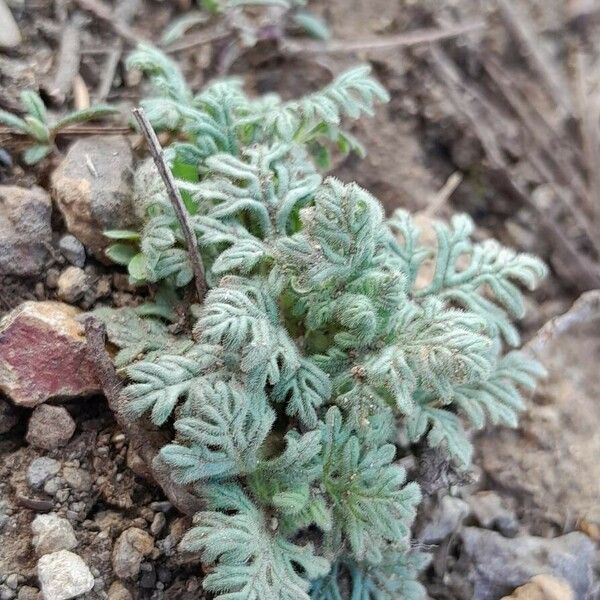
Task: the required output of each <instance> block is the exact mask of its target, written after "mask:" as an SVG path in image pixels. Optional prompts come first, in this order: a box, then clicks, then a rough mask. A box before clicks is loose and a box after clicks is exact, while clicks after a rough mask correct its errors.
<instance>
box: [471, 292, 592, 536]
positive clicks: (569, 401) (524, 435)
mask: <svg viewBox="0 0 600 600" xmlns="http://www.w3.org/2000/svg"><path fill="white" fill-rule="evenodd" d="M578 302H580V303H582V304H579V306H580V307H581V309H573V311H576V310H580V311H584V313H585V314H586V315H587V318H585V319H582V318H580V319H577V318H576V316H575V315H574V313H573V312H571V311H569V312H567V313H566V315H563V316H561V317H560V319H561V322H562V323H563V325H562V326H561V327H560V329H559V330H558V334H557V335H553V336H552V335H550V336H549V335H547V334H546V332H544V330H542V332H541V333H540V335H538V336H536V338H535V339H534V340H533V341H532V342H531V343H530V344H529V346H530V348H531V349H532V350H534V351H535V353H536V355H537V358H538V360H539V361H540V362H541V363H542V364H543V365H544V367H545V369H546V371H547V372H548V377H547V378H545V379H544V380H543V381H542V382H541V383H540V385H539V387H538V391H537V392H536V393H535V395H534V397H533V398H532V399H531V400H529V401H528V402H527V407H528V408H527V412H526V414H524V415H523V417H522V418H521V420H520V421H521V424H520V426H519V428H518V429H506V428H496V429H494V430H493V431H490V432H486V433H485V435H482V436H481V437H480V439H479V440H478V442H477V447H478V449H479V450H480V452H481V457H482V460H481V463H480V464H481V466H482V467H483V469H484V471H485V472H487V473H490V474H491V475H492V477H493V480H494V482H496V483H497V485H498V487H499V488H501V489H509V490H511V491H512V493H513V494H514V495H515V496H516V497H518V498H519V499H520V500H519V502H520V505H519V508H520V510H522V511H523V512H524V513H526V514H527V515H529V518H530V519H531V520H532V521H535V522H550V523H555V524H557V525H559V526H563V525H564V524H565V523H567V524H568V525H575V524H576V523H583V522H586V523H590V524H596V525H597V526H600V502H599V501H598V498H600V460H598V457H599V456H600V435H598V423H599V422H600V402H598V397H599V395H600V369H598V364H599V363H600V336H599V335H598V331H600V290H596V291H592V292H588V293H587V294H585V295H584V297H582V299H581V300H580V301H578Z"/></svg>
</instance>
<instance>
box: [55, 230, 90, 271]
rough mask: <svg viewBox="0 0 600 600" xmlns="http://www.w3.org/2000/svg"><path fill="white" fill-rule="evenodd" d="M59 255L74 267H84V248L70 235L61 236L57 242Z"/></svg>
mask: <svg viewBox="0 0 600 600" xmlns="http://www.w3.org/2000/svg"><path fill="white" fill-rule="evenodd" d="M58 248H59V250H60V252H61V254H62V255H63V256H64V257H65V258H66V259H67V260H68V261H69V262H70V263H71V264H72V265H73V266H75V267H83V265H85V248H84V247H83V244H82V243H81V242H80V241H79V240H78V239H77V238H76V237H75V236H74V235H71V234H70V233H67V234H66V235H63V236H62V237H61V238H60V240H59V241H58Z"/></svg>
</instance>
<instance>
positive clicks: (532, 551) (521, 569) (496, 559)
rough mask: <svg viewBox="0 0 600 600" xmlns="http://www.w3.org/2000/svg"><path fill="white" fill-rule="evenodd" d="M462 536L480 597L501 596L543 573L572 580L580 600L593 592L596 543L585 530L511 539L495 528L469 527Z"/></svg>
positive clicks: (494, 598) (480, 599)
mask: <svg viewBox="0 0 600 600" xmlns="http://www.w3.org/2000/svg"><path fill="white" fill-rule="evenodd" d="M461 537H462V541H463V552H464V558H465V559H466V561H467V562H468V563H470V564H471V572H470V578H471V579H472V581H473V584H474V596H473V597H474V598H475V599H476V600H497V599H498V598H501V597H502V596H505V595H508V594H510V593H511V592H512V591H513V590H514V589H515V588H516V587H518V586H520V585H523V584H524V583H526V582H527V581H529V580H530V579H531V578H532V577H534V576H535V575H541V574H550V575H554V576H555V577H561V578H563V579H565V580H566V581H568V582H569V584H570V586H571V587H572V588H573V591H574V592H575V597H576V598H577V599H578V600H579V599H581V600H583V599H585V598H588V597H589V595H590V593H591V590H592V586H593V566H594V565H595V561H596V558H595V554H596V546H595V544H594V543H593V542H592V540H590V538H588V537H587V536H586V535H584V534H583V533H579V532H573V533H568V534H567V535H563V536H561V537H557V538H554V539H546V538H540V537H533V536H522V537H516V538H510V539H508V538H505V537H502V536H501V535H500V534H499V533H496V532H495V531H488V530H485V529H478V528H476V527H466V528H465V529H464V530H463V531H462V533H461Z"/></svg>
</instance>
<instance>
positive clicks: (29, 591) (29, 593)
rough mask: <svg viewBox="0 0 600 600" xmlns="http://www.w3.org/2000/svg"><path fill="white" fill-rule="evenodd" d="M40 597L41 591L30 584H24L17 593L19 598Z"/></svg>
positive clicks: (33, 599) (31, 599)
mask: <svg viewBox="0 0 600 600" xmlns="http://www.w3.org/2000/svg"><path fill="white" fill-rule="evenodd" d="M39 597H40V591H39V590H38V589H37V588H34V587H32V586H30V585H24V586H22V587H21V589H20V590H19V594H18V595H17V598H18V599H19V600H38V599H39Z"/></svg>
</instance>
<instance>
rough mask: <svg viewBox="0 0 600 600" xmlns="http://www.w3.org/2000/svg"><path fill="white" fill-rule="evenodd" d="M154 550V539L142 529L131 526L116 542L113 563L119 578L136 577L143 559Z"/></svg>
mask: <svg viewBox="0 0 600 600" xmlns="http://www.w3.org/2000/svg"><path fill="white" fill-rule="evenodd" d="M153 550H154V539H153V538H152V536H151V535H150V534H148V533H146V532H145V531H143V530H142V529H138V528H137V527H130V528H129V529H126V530H125V531H124V532H123V533H122V534H121V535H120V536H119V538H118V539H117V541H116V542H115V546H114V548H113V553H112V565H113V571H114V572H115V575H116V576H117V577H119V579H135V578H136V577H137V576H138V575H139V572H140V567H141V564H142V559H143V558H144V557H146V556H149V555H150V554H151V553H152V551H153Z"/></svg>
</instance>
